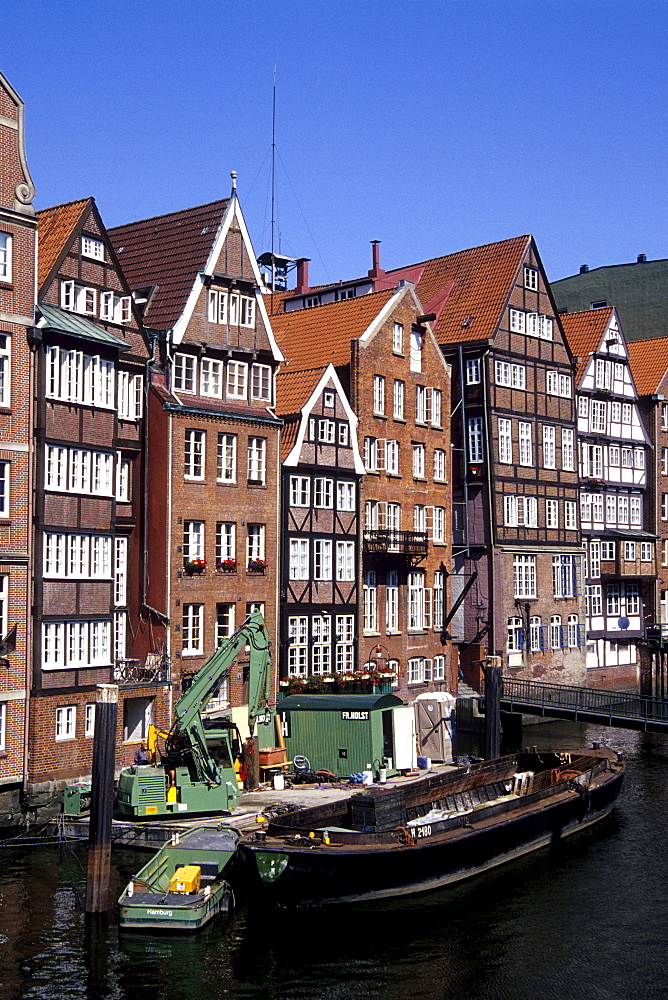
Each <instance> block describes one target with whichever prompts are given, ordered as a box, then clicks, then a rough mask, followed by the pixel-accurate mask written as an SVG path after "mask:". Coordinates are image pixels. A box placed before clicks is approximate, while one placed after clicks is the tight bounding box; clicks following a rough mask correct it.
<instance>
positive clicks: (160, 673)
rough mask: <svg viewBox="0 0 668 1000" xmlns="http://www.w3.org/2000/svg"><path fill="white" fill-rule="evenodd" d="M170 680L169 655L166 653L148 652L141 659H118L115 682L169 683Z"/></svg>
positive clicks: (133, 683) (122, 683) (126, 683)
mask: <svg viewBox="0 0 668 1000" xmlns="http://www.w3.org/2000/svg"><path fill="white" fill-rule="evenodd" d="M169 680H170V664H169V657H168V656H167V654H166V653H148V655H147V657H146V659H145V660H144V662H143V663H142V661H141V660H131V659H125V660H116V663H115V665H114V683H115V684H120V685H140V684H168V683H169Z"/></svg>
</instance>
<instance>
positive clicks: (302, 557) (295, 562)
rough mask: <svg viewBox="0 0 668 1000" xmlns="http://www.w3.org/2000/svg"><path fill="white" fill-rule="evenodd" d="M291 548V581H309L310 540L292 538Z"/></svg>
mask: <svg viewBox="0 0 668 1000" xmlns="http://www.w3.org/2000/svg"><path fill="white" fill-rule="evenodd" d="M288 548H289V573H288V576H289V579H290V580H308V579H309V540H308V538H291V539H290V540H289V544H288Z"/></svg>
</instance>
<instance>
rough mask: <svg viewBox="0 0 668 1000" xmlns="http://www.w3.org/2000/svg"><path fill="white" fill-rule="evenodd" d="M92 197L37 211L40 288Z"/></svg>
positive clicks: (88, 206)
mask: <svg viewBox="0 0 668 1000" xmlns="http://www.w3.org/2000/svg"><path fill="white" fill-rule="evenodd" d="M92 201H93V199H92V198H83V199H81V201H70V202H67V203H66V204H64V205H54V206H53V207H52V208H43V209H42V210H41V211H39V212H38V213H37V228H38V233H39V245H38V254H37V258H38V260H37V287H38V289H41V288H42V286H43V284H44V282H45V281H46V280H47V278H48V277H49V275H50V274H51V271H52V270H53V268H54V267H55V265H56V263H57V262H58V260H59V258H60V255H61V254H62V252H63V250H64V249H65V247H66V246H67V244H68V243H69V241H70V238H71V236H72V233H73V232H74V230H75V229H76V228H77V226H78V225H79V223H80V222H81V219H82V218H83V216H84V213H86V212H87V211H88V209H89V208H90V205H91V203H92Z"/></svg>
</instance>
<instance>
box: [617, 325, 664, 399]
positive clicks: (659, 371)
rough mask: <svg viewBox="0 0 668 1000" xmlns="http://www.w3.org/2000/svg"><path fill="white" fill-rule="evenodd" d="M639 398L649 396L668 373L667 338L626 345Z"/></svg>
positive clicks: (636, 341)
mask: <svg viewBox="0 0 668 1000" xmlns="http://www.w3.org/2000/svg"><path fill="white" fill-rule="evenodd" d="M626 348H627V350H628V352H629V361H630V363H631V371H632V373H633V381H634V382H635V384H636V389H637V390H638V395H639V396H651V395H652V394H653V393H655V392H658V391H659V386H660V385H661V382H662V381H663V379H664V377H665V375H666V373H667V372H668V337H651V338H650V339H649V340H630V341H628V342H627V344H626Z"/></svg>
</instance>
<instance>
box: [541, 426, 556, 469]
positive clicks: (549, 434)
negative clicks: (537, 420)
mask: <svg viewBox="0 0 668 1000" xmlns="http://www.w3.org/2000/svg"><path fill="white" fill-rule="evenodd" d="M556 467H557V433H556V428H555V427H554V426H553V425H551V424H543V468H544V469H556Z"/></svg>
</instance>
